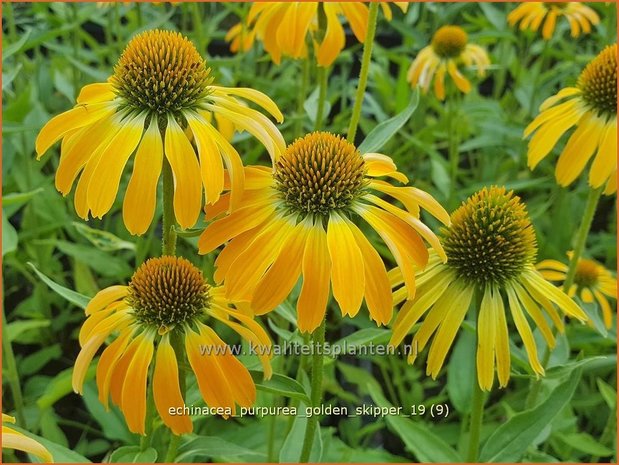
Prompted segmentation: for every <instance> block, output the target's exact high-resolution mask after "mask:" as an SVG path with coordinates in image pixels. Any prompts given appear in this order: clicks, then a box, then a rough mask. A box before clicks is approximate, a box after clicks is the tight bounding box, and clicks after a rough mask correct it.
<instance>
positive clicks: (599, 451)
mask: <svg viewBox="0 0 619 465" xmlns="http://www.w3.org/2000/svg"><path fill="white" fill-rule="evenodd" d="M558 436H559V437H560V438H561V440H562V441H563V442H565V443H566V444H567V445H569V446H570V447H573V448H574V449H576V450H579V451H580V452H584V453H585V454H587V455H597V456H598V457H610V456H611V455H613V454H614V451H613V450H611V449H609V448H608V447H605V446H603V445H602V444H600V443H599V442H597V441H596V440H595V439H593V438H592V437H591V436H590V435H588V434H586V433H571V434H558Z"/></svg>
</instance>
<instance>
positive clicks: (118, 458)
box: [110, 446, 157, 463]
mask: <svg viewBox="0 0 619 465" xmlns="http://www.w3.org/2000/svg"><path fill="white" fill-rule="evenodd" d="M155 460H157V451H156V450H155V449H153V448H152V447H149V448H148V449H146V450H140V446H122V447H119V448H118V449H116V450H115V451H114V452H112V454H111V455H110V462H111V463H154V462H155Z"/></svg>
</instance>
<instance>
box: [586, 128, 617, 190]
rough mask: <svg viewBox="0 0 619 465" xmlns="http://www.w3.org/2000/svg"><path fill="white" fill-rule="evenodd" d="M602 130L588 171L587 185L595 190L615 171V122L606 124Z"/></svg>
mask: <svg viewBox="0 0 619 465" xmlns="http://www.w3.org/2000/svg"><path fill="white" fill-rule="evenodd" d="M604 129H605V130H604V131H603V132H602V134H600V146H599V148H598V152H597V154H596V156H595V159H594V160H593V163H592V164H591V171H589V184H590V185H591V187H593V188H596V189H597V188H598V187H601V186H602V184H604V183H605V182H606V181H607V180H608V178H609V177H610V176H611V175H612V174H613V173H614V172H616V171H617V122H616V121H613V122H611V123H608V124H606V127H605V128H604ZM591 142H593V141H591ZM592 145H593V144H592Z"/></svg>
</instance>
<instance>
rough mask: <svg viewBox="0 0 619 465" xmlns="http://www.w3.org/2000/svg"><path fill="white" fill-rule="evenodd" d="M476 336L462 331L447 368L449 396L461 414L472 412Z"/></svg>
mask: <svg viewBox="0 0 619 465" xmlns="http://www.w3.org/2000/svg"><path fill="white" fill-rule="evenodd" d="M475 353H476V344H475V335H474V334H472V333H470V332H468V331H461V332H460V336H459V337H458V340H457V341H456V345H455V346H454V349H453V351H452V353H451V359H450V360H449V366H448V367H447V394H448V395H449V400H451V403H452V404H453V406H454V407H455V408H456V410H458V412H460V413H466V412H469V411H470V410H471V395H472V393H471V391H472V390H473V382H474V378H475Z"/></svg>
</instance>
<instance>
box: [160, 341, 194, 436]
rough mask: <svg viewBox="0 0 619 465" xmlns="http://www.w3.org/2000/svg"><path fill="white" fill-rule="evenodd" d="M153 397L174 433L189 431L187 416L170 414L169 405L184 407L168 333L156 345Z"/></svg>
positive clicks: (189, 425) (164, 420) (174, 356)
mask: <svg viewBox="0 0 619 465" xmlns="http://www.w3.org/2000/svg"><path fill="white" fill-rule="evenodd" d="M153 398H154V400H155V407H156V408H157V412H158V413H159V416H161V419H162V420H163V422H164V423H165V424H166V425H167V426H168V427H169V428H170V429H171V430H172V432H173V433H174V434H177V435H180V434H186V433H191V431H192V429H193V425H192V423H191V418H190V417H189V416H187V415H171V414H170V408H171V407H172V408H175V407H184V405H185V401H184V400H183V395H182V393H181V388H180V384H179V378H178V363H177V362H176V354H175V353H174V349H173V348H172V345H171V344H170V337H169V335H168V334H165V335H164V336H163V337H162V338H161V341H160V342H159V346H158V347H157V355H156V359H155V370H154V372H153Z"/></svg>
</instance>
